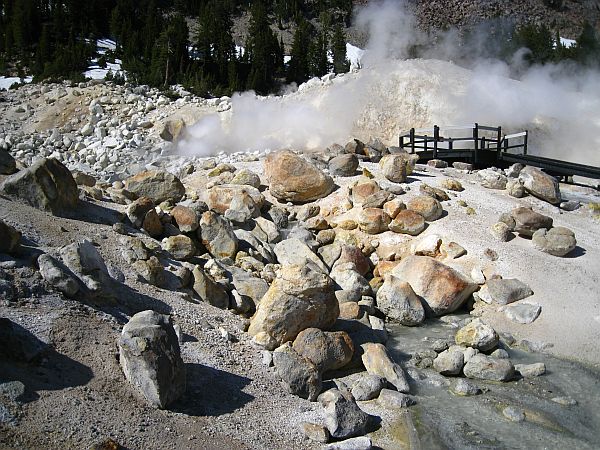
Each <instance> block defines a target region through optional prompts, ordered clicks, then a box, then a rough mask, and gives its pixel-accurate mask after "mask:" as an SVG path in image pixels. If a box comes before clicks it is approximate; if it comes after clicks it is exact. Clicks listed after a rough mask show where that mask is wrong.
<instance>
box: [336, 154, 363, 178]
mask: <svg viewBox="0 0 600 450" xmlns="http://www.w3.org/2000/svg"><path fill="white" fill-rule="evenodd" d="M356 169H358V158H357V157H356V155H353V154H351V153H347V154H344V155H339V156H336V157H334V158H332V159H331V161H329V172H330V173H331V175H335V176H339V177H351V176H353V175H355V173H356Z"/></svg>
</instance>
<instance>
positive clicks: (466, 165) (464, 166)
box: [452, 161, 473, 172]
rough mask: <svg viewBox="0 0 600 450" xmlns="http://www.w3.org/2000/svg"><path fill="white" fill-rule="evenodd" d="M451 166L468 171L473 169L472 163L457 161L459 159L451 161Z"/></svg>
mask: <svg viewBox="0 0 600 450" xmlns="http://www.w3.org/2000/svg"><path fill="white" fill-rule="evenodd" d="M452 167H454V168H455V169H458V170H467V171H469V172H470V171H471V170H473V164H470V163H465V162H459V161H457V162H454V163H452Z"/></svg>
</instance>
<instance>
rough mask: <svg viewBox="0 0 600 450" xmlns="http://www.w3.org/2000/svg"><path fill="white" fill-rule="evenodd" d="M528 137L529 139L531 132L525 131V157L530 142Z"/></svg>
mask: <svg viewBox="0 0 600 450" xmlns="http://www.w3.org/2000/svg"><path fill="white" fill-rule="evenodd" d="M528 137H529V131H527V130H525V139H524V141H523V154H524V155H526V154H527V141H528Z"/></svg>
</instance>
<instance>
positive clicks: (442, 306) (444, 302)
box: [392, 256, 478, 316]
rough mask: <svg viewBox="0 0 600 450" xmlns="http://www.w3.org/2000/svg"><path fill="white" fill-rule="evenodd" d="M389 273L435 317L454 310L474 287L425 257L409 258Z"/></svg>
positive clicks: (443, 265)
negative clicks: (409, 287) (416, 296)
mask: <svg viewBox="0 0 600 450" xmlns="http://www.w3.org/2000/svg"><path fill="white" fill-rule="evenodd" d="M392 274H393V275H394V276H395V277H397V278H398V279H400V280H402V281H406V282H407V283H409V284H410V286H411V287H412V289H413V290H414V292H415V294H417V295H418V296H419V297H420V298H421V299H422V300H423V301H424V302H425V303H426V304H427V307H426V308H428V309H429V310H430V311H431V313H432V314H433V315H435V316H440V315H442V314H448V313H451V312H453V311H456V310H457V309H458V308H460V307H461V306H462V304H463V303H464V302H465V301H466V300H467V298H469V296H470V295H471V294H472V293H473V292H475V290H476V289H477V287H478V286H477V284H475V283H473V282H472V281H471V280H470V279H468V278H467V277H465V276H463V275H462V274H460V273H458V272H457V271H456V270H454V269H453V268H451V267H449V266H446V265H445V264H443V263H441V262H439V261H437V260H435V259H434V258H431V257H429V256H409V257H407V258H405V259H403V260H402V261H401V262H400V264H398V265H397V266H396V267H394V269H393V270H392ZM424 306H425V305H424Z"/></svg>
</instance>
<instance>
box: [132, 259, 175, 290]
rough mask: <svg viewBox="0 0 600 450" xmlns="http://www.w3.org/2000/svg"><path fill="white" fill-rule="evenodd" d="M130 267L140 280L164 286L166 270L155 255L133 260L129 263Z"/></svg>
mask: <svg viewBox="0 0 600 450" xmlns="http://www.w3.org/2000/svg"><path fill="white" fill-rule="evenodd" d="M131 268H132V269H133V270H134V271H135V272H136V273H137V275H138V278H139V279H141V280H142V281H145V282H146V283H148V284H151V285H153V286H158V287H165V283H166V281H167V278H166V272H165V269H164V267H163V265H162V264H161V263H160V261H159V259H158V258H157V257H156V256H151V257H150V258H148V259H147V260H143V259H140V260H137V261H134V262H133V263H132V264H131Z"/></svg>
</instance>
